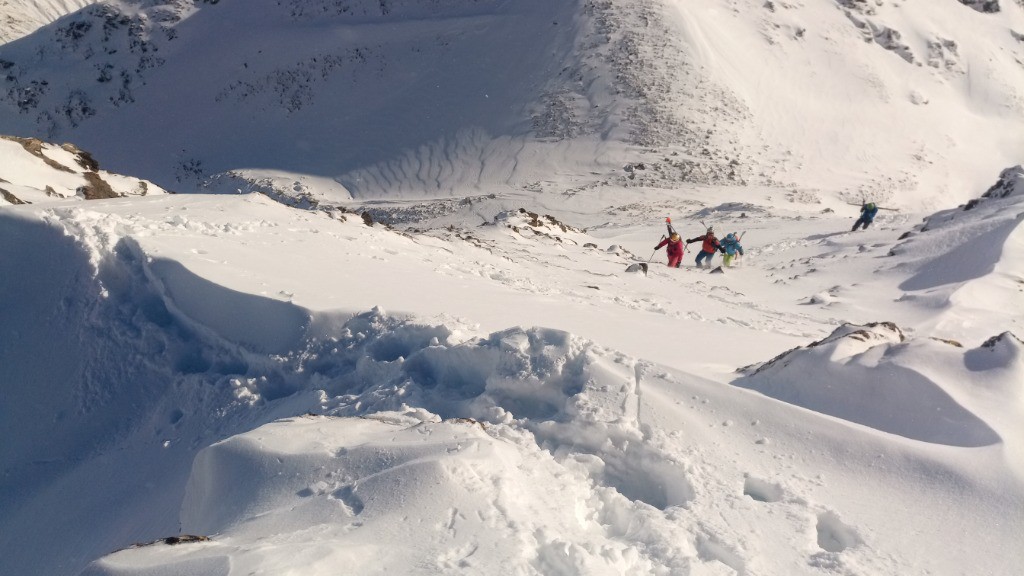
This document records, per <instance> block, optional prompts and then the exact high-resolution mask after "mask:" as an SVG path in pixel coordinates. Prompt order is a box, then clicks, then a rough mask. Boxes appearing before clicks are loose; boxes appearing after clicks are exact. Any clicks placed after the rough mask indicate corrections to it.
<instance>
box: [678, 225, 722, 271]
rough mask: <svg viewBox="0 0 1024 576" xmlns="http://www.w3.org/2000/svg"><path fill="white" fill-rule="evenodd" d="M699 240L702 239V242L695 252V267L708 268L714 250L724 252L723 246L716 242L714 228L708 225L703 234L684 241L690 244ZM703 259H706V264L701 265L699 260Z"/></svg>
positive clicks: (713, 255)
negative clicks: (696, 252) (698, 249)
mask: <svg viewBox="0 0 1024 576" xmlns="http://www.w3.org/2000/svg"><path fill="white" fill-rule="evenodd" d="M700 241H703V242H704V243H703V244H702V245H701V247H700V252H699V253H698V254H697V267H698V268H701V267H703V268H710V267H711V259H712V258H714V257H715V250H720V251H722V252H725V248H723V247H722V245H721V244H720V243H719V242H718V238H715V229H714V228H710V227H709V228H708V231H707V233H706V234H704V235H703V236H697V237H696V238H690V239H688V240H687V241H686V243H687V244H691V243H693V242H700ZM705 259H707V265H705V266H702V265H701V262H702V261H703V260H705Z"/></svg>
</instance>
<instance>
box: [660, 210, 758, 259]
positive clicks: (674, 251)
mask: <svg viewBox="0 0 1024 576" xmlns="http://www.w3.org/2000/svg"><path fill="white" fill-rule="evenodd" d="M665 226H666V227H667V228H668V237H667V238H663V239H662V241H661V242H660V243H659V244H658V245H657V246H655V247H654V251H655V252H657V251H658V250H660V249H661V248H662V246H667V247H668V248H667V249H666V251H665V252H666V253H667V255H668V265H669V267H671V268H679V266H680V264H682V261H683V255H684V254H685V253H686V248H685V247H684V245H683V239H682V237H680V236H679V233H678V232H676V230H675V228H673V227H672V219H671V218H665ZM694 242H701V250H700V252H698V253H697V259H696V264H697V267H698V268H710V267H711V259H712V258H713V257H714V256H715V251H716V250H717V251H719V252H721V253H722V254H725V257H724V258H723V261H724V263H725V265H726V266H732V261H733V258H735V257H736V255H737V254H739V255H740V256H742V255H743V246H742V245H740V237H739V236H737V235H736V233H735V232H730V233H729V234H727V235H726V237H725V240H723V241H721V242H719V241H718V238H716V237H715V229H714V227H711V226H709V227H708V229H707V231H706V232H705V233H704V235H703V236H697V237H696V238H689V239H687V240H686V244H693V243H694Z"/></svg>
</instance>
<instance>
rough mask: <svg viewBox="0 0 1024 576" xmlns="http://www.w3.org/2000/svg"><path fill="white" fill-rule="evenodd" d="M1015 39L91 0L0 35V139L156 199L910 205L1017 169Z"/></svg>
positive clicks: (701, 9) (953, 17) (576, 6)
mask: <svg viewBox="0 0 1024 576" xmlns="http://www.w3.org/2000/svg"><path fill="white" fill-rule="evenodd" d="M1020 38H1024V9H1022V8H1021V7H1020V6H1019V4H1017V3H1004V5H1003V6H1002V9H1001V10H1000V11H999V12H978V11H976V10H972V9H971V8H970V7H968V6H965V5H963V4H961V3H958V2H943V3H941V4H936V5H934V6H933V5H927V6H925V5H919V4H916V3H886V2H882V3H877V2H834V1H826V0H817V1H815V2H804V3H793V2H763V1H761V0H714V1H707V0H699V1H698V0H641V1H637V2H627V3H615V2H604V1H596V0H560V1H558V2H550V1H540V0H529V1H523V2H498V1H472V2H471V1H468V0H465V1H464V0H445V1H435V2H428V3H424V2H408V1H389V2H377V1H372V2H371V1H369V0H362V1H358V2H345V3H338V2H329V1H319V2H272V1H269V0H253V1H250V2H245V3H242V2H197V1H195V0H176V1H174V2H170V1H159V0H145V1H143V0H133V1H126V2H106V3H100V4H96V5H93V6H89V7H87V8H85V9H84V10H82V11H80V12H77V13H75V14H73V15H69V16H68V17H66V18H62V19H60V20H59V21H57V22H54V23H53V24H51V25H49V26H46V27H44V28H42V29H40V30H38V31H36V32H35V33H33V34H32V35H30V36H28V37H26V38H22V39H20V40H18V41H16V42H9V43H7V44H5V45H3V46H0V66H2V67H3V71H4V75H3V80H2V85H3V89H2V90H0V132H3V133H9V134H16V135H21V136H37V137H41V138H44V139H48V140H60V141H64V140H70V141H73V142H75V143H76V144H78V145H79V146H82V147H83V148H86V149H89V150H91V151H93V152H94V153H95V154H96V155H97V157H98V158H100V159H101V160H102V162H103V163H104V165H108V166H110V167H111V169H113V170H117V171H121V172H125V173H133V174H138V175H140V176H142V177H145V178H147V179H150V180H152V181H154V182H157V183H158V184H159V185H161V186H163V187H165V188H169V189H175V190H182V191H193V190H197V189H198V190H217V191H231V192H234V191H237V190H238V189H242V190H250V189H260V190H265V191H267V190H273V191H276V192H278V193H281V194H286V195H288V196H298V197H306V198H309V199H312V200H315V201H339V200H347V199H350V198H353V197H354V198H357V199H380V198H397V197H403V198H409V197H424V196H427V197H436V196H448V195H468V194H476V193H479V192H480V191H481V190H485V191H487V192H492V191H507V190H509V189H524V188H525V189H534V188H537V187H540V186H544V185H545V183H546V182H549V181H550V180H551V178H550V175H551V174H552V173H558V174H564V175H565V176H566V177H568V178H570V179H571V186H572V187H574V188H577V189H579V190H581V191H595V190H597V189H599V188H600V187H601V186H605V185H608V184H613V185H627V186H644V187H660V188H673V187H677V186H679V185H680V184H683V183H701V184H728V185H738V184H744V183H754V184H759V185H766V186H770V187H773V188H777V189H778V190H779V194H780V195H783V194H784V195H787V196H789V198H790V200H791V201H794V202H807V203H814V202H820V201H822V199H823V198H827V197H839V198H842V199H845V200H853V201H859V200H860V198H861V196H863V195H869V196H871V197H872V198H873V199H874V200H876V201H879V202H884V203H886V204H890V205H894V206H910V207H915V208H918V207H926V208H928V209H933V208H937V207H938V206H941V205H943V204H944V203H952V202H959V201H963V200H966V199H967V198H969V197H970V196H971V192H970V191H971V190H974V189H976V188H977V187H978V186H979V185H980V183H981V182H984V181H987V180H989V179H990V178H991V175H992V174H994V173H996V172H997V171H998V170H1001V169H1002V168H1004V167H1005V166H1008V165H1012V164H1015V163H1017V162H1019V158H1018V157H1017V156H1019V154H1018V153H1017V151H1019V150H1020V149H1021V148H1022V147H1024V140H1022V139H1024V136H1021V135H1022V134H1024V125H1022V122H1024V120H1021V118H1024V114H1022V111H1024V108H1022V106H1024V104H1022V103H1024V88H1022V86H1024V70H1022V69H1021V67H1020V65H1019V62H1020V61H1022V60H1024V42H1021V40H1020ZM211 55H216V56H215V57H211ZM637 165H641V166H643V167H644V168H643V169H640V170H629V171H625V170H623V167H624V166H631V167H632V166H637ZM825 182H827V184H823V183H825ZM938 198H942V200H938Z"/></svg>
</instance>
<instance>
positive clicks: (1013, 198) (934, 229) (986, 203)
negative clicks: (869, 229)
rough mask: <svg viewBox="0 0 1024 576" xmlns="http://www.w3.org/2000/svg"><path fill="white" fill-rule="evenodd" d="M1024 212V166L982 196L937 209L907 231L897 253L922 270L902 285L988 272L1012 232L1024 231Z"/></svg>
mask: <svg viewBox="0 0 1024 576" xmlns="http://www.w3.org/2000/svg"><path fill="white" fill-rule="evenodd" d="M1022 218H1024V169H1022V168H1021V167H1020V166H1015V167H1012V168H1007V169H1006V170H1003V171H1002V173H1000V177H999V180H998V181H997V182H996V183H995V184H993V185H992V186H991V187H990V188H989V189H988V191H986V192H985V193H984V194H983V195H982V196H980V197H979V198H975V199H973V200H971V201H970V202H968V203H967V204H965V205H962V206H960V207H958V208H955V209H951V210H944V211H942V212H938V213H936V214H933V215H931V216H929V217H927V218H925V220H924V222H923V223H922V224H920V225H918V226H916V227H915V228H914V230H912V231H910V232H907V233H905V234H903V236H901V240H904V241H903V242H901V243H900V244H897V245H896V246H895V247H894V248H893V249H892V253H893V254H895V255H899V256H902V257H903V259H904V262H906V261H907V260H910V261H911V262H914V264H913V266H914V268H916V270H917V272H916V274H914V275H913V276H911V277H910V278H908V279H907V280H905V281H904V282H903V283H902V284H900V288H901V289H903V290H907V291H919V290H928V289H932V288H936V287H939V286H942V285H946V284H958V283H963V282H968V281H971V280H975V279H979V278H983V277H985V276H986V275H988V274H990V273H991V272H993V270H995V269H996V268H997V267H998V266H999V264H1000V261H1001V260H1002V256H1003V252H1004V250H1005V249H1006V246H1007V244H1008V243H1009V242H1011V237H1014V236H1019V235H1020V234H1021V226H1020V224H1021V221H1022ZM910 266H911V265H908V264H906V263H903V264H901V265H900V268H901V269H907V268H909V267H910Z"/></svg>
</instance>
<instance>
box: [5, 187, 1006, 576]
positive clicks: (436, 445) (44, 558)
mask: <svg viewBox="0 0 1024 576" xmlns="http://www.w3.org/2000/svg"><path fill="white" fill-rule="evenodd" d="M623 193H624V194H625V193H626V192H623ZM1019 201H1020V197H1019V196H1011V197H1009V198H1005V199H996V200H986V202H985V203H982V204H981V205H980V206H978V207H977V208H975V209H974V210H972V211H967V212H962V216H958V218H957V219H955V220H951V221H950V222H953V223H951V224H948V225H947V228H946V229H947V232H946V233H949V227H950V226H955V227H956V228H957V229H959V230H960V233H961V234H963V235H965V236H969V235H973V234H976V233H977V232H976V229H981V230H984V229H987V228H988V227H989V226H990V224H988V221H989V220H990V219H991V218H994V217H995V218H1003V220H1004V221H1005V222H1007V223H1009V222H1015V221H1017V220H1015V218H1016V216H1014V215H1013V214H1014V212H1015V211H1017V210H1019V209H1020V205H1019ZM995 202H999V203H1002V204H1000V206H1002V207H1003V208H1004V210H1001V211H995V210H994V207H995V205H994V204H992V203H995ZM997 214H1001V216H1000V215H997ZM716 218H718V219H717V220H716V222H717V223H718V225H719V226H726V227H729V228H732V227H733V225H744V226H748V229H747V233H746V235H745V240H744V242H745V244H746V245H747V255H746V256H745V257H744V259H743V260H742V264H741V265H739V266H737V267H735V268H732V269H729V270H728V271H727V272H726V273H724V274H708V273H706V272H704V271H699V270H695V269H692V268H682V269H668V268H665V267H664V266H663V265H662V264H661V259H662V258H663V253H658V254H656V260H654V261H653V262H652V263H651V264H650V268H649V273H648V274H647V275H646V276H645V275H643V274H642V273H626V272H625V271H624V270H625V268H626V267H627V265H628V264H629V263H630V262H632V261H635V259H636V258H638V257H637V256H631V254H643V253H644V252H647V254H650V252H649V250H650V249H651V245H652V244H653V240H652V239H654V240H656V239H657V237H658V235H659V234H660V233H661V232H662V231H663V228H662V227H661V226H660V224H655V225H653V226H652V225H639V224H637V225H626V226H622V227H619V228H616V229H615V230H608V229H604V230H603V231H602V232H600V233H599V234H591V233H589V232H585V231H583V230H579V229H575V230H574V229H572V228H564V229H563V227H562V226H561V225H559V224H552V223H551V222H550V221H548V220H545V219H543V218H540V219H535V218H533V217H532V216H530V215H529V214H524V213H521V212H518V211H510V212H503V213H501V214H499V215H497V217H496V218H495V219H494V220H493V221H492V222H491V224H490V225H487V226H482V227H476V228H472V229H467V230H465V231H447V230H443V229H441V230H435V231H433V232H428V233H424V234H415V233H414V234H405V233H400V232H398V231H396V230H389V229H387V228H385V227H383V226H380V225H376V226H367V225H366V224H365V223H364V221H363V219H362V218H360V217H358V216H357V215H354V214H351V213H349V214H345V213H342V212H339V211H332V212H329V213H327V212H310V211H298V210H294V209H290V208H287V207H284V206H281V205H279V204H277V203H275V202H273V201H271V200H269V199H267V198H265V197H262V196H258V195H251V196H214V197H202V196H181V195H177V196H167V195H164V196H158V197H151V198H134V199H120V200H104V201H93V202H86V203H81V202H72V203H57V204H50V205H46V206H40V207H33V206H25V207H15V208H9V209H6V210H5V211H4V212H3V213H2V214H0V219H2V223H3V225H2V226H0V236H2V241H3V245H4V246H5V247H7V250H6V251H5V256H4V259H3V260H2V263H3V267H4V268H3V274H2V275H0V278H2V280H0V291H2V293H3V294H5V298H4V299H3V300H2V302H0V316H2V317H3V318H4V323H3V340H2V341H3V346H2V347H0V362H2V364H3V366H4V378H5V382H4V387H5V402H4V404H3V413H2V416H3V417H2V419H0V426H2V430H0V432H2V433H3V435H4V437H5V438H13V439H15V441H11V442H6V443H4V444H3V449H2V452H0V454H2V462H3V467H4V486H5V489H4V490H3V496H2V498H3V501H2V505H3V508H4V509H5V510H7V511H9V512H8V513H6V514H5V515H4V516H3V520H2V522H3V532H4V533H5V534H13V535H14V537H13V538H8V539H5V542H7V543H10V544H5V550H4V551H3V552H4V554H3V557H4V563H5V565H6V566H8V567H10V569H11V570H14V571H15V572H18V573H26V574H27V573H39V574H43V573H55V572H67V571H70V572H77V571H78V570H81V569H82V568H83V567H85V565H86V564H89V567H88V569H87V570H86V572H85V573H87V574H181V573H189V571H191V572H194V573H203V574H248V573H250V572H252V571H259V570H263V571H265V572H266V573H287V572H288V571H294V570H298V571H301V572H303V573H306V574H332V573H336V572H337V571H338V570H339V567H344V568H343V569H344V570H351V571H352V572H353V573H381V574H383V573H396V572H404V573H455V572H469V573H494V572H502V573H513V574H516V573H518V574H537V573H543V574H595V573H598V574H620V573H679V574H685V573H697V574H701V573H707V574H718V573H731V572H737V573H745V574H746V573H788V574H803V573H806V574H815V573H819V572H822V571H824V572H829V571H831V572H836V573H844V574H914V573H922V574H923V573H925V571H931V572H932V573H937V574H953V573H961V572H963V573H966V572H970V571H975V570H980V571H982V572H985V573H989V574H1010V573H1012V571H1013V568H1014V566H1017V565H1018V564H1019V562H1020V560H1021V557H1020V554H1021V553H1020V552H1019V551H1018V548H1017V547H1016V546H1015V543H1016V542H1017V540H1018V537H1019V536H1020V535H1021V529H1022V522H1024V520H1022V519H1021V517H1020V515H1019V514H1015V513H1013V512H1012V511H1013V510H1018V509H1019V505H1020V503H1021V497H1022V494H1024V489H1022V485H1021V475H1022V473H1024V470H1022V469H1021V467H1020V462H1021V461H1022V460H1021V458H1020V456H1021V454H1022V451H1024V448H1022V447H1021V438H1022V435H1021V422H1022V419H1021V416H1024V414H1022V408H1024V406H1022V403H1021V402H1022V394H1021V390H1020V382H1021V381H1022V375H1024V363H1022V359H1021V348H1022V345H1021V343H1020V341H1019V340H1018V339H1017V337H1015V336H1014V335H1013V334H1010V333H1009V332H1012V331H1013V330H1018V331H1019V322H1020V312H1018V310H1020V309H1021V307H1019V306H1013V304H1019V303H1020V299H1021V296H1020V293H1019V288H1013V287H1014V286H1019V284H1020V281H1019V277H1017V276H1014V274H1015V272H1005V270H1008V269H1010V268H1008V267H1014V266H1016V264H1015V263H1017V262H1020V245H1019V242H1020V241H1019V239H1018V237H1019V231H1017V227H1015V226H1014V228H1013V231H1012V232H1011V233H1009V234H1008V235H1006V241H1005V243H1004V244H1003V249H1002V250H1001V251H1000V255H1001V258H1000V259H999V260H998V261H996V262H990V263H989V266H988V268H989V269H992V270H993V271H992V272H989V273H987V274H985V275H983V276H979V277H977V278H971V279H964V278H962V277H961V276H960V275H959V273H958V272H956V273H951V277H950V278H949V282H934V284H935V286H928V287H926V288H922V289H919V290H909V289H906V288H900V286H901V285H902V284H904V283H906V282H907V281H908V280H907V279H908V278H913V277H915V275H920V274H922V273H923V272H922V271H924V270H927V269H929V268H928V267H929V264H928V262H930V260H928V259H927V258H926V257H925V256H927V255H925V254H921V253H918V252H914V251H913V244H909V243H907V244H902V243H899V242H897V241H896V239H895V238H896V236H897V235H898V234H899V232H900V231H901V230H902V231H907V230H910V227H909V226H908V225H907V224H902V225H899V226H894V225H893V224H898V223H899V222H900V220H899V219H898V218H896V217H883V219H882V220H881V222H879V223H877V228H873V229H870V230H868V231H866V232H859V233H848V232H835V230H836V229H837V228H838V229H840V230H842V229H845V228H846V227H847V226H848V225H849V222H850V221H849V220H847V219H845V218H835V217H810V218H801V219H794V214H792V213H790V212H787V211H782V210H777V209H773V208H767V209H766V210H765V214H764V215H762V216H759V217H757V218H754V219H752V218H749V217H748V218H746V219H739V218H738V216H735V215H733V216H721V215H719V216H717V217H716ZM890 218H896V219H895V220H892V219H890ZM680 220H683V218H677V221H680ZM684 222H685V223H679V224H677V225H678V226H680V227H682V226H686V227H687V229H692V228H693V225H692V224H690V223H689V221H684ZM779 222H784V223H785V226H778V225H777V223H779ZM531 223H532V224H533V225H531ZM568 224H570V225H571V223H568ZM1003 225H1010V224H1003ZM736 227H737V228H738V226H736ZM979 227H980V228H979ZM933 233H934V232H933V231H928V230H926V231H923V232H915V234H916V235H917V236H916V237H917V238H919V239H925V238H927V237H928V235H929V234H933ZM981 233H982V234H983V233H984V232H981ZM755 239H756V240H755ZM899 246H903V247H904V248H903V250H904V251H905V252H906V253H907V254H908V255H903V256H887V254H888V253H889V251H890V250H892V249H893V248H894V247H899ZM896 251H897V252H899V251H901V250H900V249H897V250H896ZM912 252H913V254H912V255H910V254H911V253H912ZM647 254H643V256H640V257H639V258H640V259H644V257H645V256H646V255H647ZM691 256H692V254H690V255H688V256H687V257H686V263H687V264H690V263H691ZM922 262H924V263H922ZM1017 269H1019V268H1017ZM975 286H979V287H980V288H978V289H983V290H986V291H1002V294H1004V295H1006V297H1007V298H1009V301H1008V302H1005V303H1004V302H1001V301H987V302H986V301H972V302H970V303H969V304H960V303H958V302H959V301H958V298H957V295H958V294H959V293H960V292H963V291H969V290H972V289H974V288H973V287H975ZM1014 290H1016V293H1014V292H1013V291H1014ZM814 294H830V295H831V296H830V298H829V299H828V302H817V303H811V302H812V301H814V299H813V298H811V296H813V295H814ZM1008 304H1009V305H1008ZM937 317H941V318H942V320H941V321H939V322H937V323H936V320H935V319H936V318H937ZM955 318H963V319H962V320H961V321H960V322H959V323H957V322H954V319H955ZM968 319H969V320H968ZM844 322H849V324H844ZM877 322H892V323H894V324H888V323H882V324H878V323H877ZM990 337H994V338H993V339H992V340H989V338H990ZM776 357H777V358H776ZM29 359H31V360H29ZM741 369H742V370H741ZM53 511H59V512H60V514H59V515H54V514H53ZM993 527H998V529H994V528H993ZM179 534H190V535H195V536H203V537H206V538H208V539H206V540H200V541H197V542H187V543H180V544H176V545H173V546H172V545H168V544H165V543H163V540H162V539H163V538H165V537H169V536H176V535H179ZM158 539H160V542H159V543H156V544H152V545H147V546H141V547H132V548H130V549H127V550H123V551H120V552H117V553H114V554H110V555H109V556H105V557H103V558H101V559H97V558H98V557H99V556H102V555H103V554H105V553H110V552H113V551H114V550H117V549H119V548H124V547H126V546H129V545H132V544H144V543H148V542H153V541H156V540H158Z"/></svg>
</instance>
